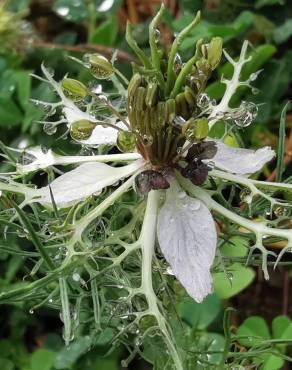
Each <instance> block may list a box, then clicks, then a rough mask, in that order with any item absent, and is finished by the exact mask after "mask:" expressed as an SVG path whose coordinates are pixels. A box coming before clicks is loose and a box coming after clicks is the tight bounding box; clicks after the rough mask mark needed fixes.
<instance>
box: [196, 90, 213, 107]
mask: <svg viewBox="0 0 292 370" xmlns="http://www.w3.org/2000/svg"><path fill="white" fill-rule="evenodd" d="M210 104H211V99H210V97H209V96H208V95H207V94H205V93H204V94H200V95H199V96H198V98H197V106H198V107H199V108H201V109H206V108H208V107H209V106H210Z"/></svg>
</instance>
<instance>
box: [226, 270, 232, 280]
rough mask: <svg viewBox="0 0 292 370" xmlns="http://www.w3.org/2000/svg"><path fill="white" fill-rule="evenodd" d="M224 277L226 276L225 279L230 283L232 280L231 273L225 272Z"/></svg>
mask: <svg viewBox="0 0 292 370" xmlns="http://www.w3.org/2000/svg"><path fill="white" fill-rule="evenodd" d="M226 276H227V279H228V280H229V281H230V282H231V281H232V280H233V274H232V272H227V274H226Z"/></svg>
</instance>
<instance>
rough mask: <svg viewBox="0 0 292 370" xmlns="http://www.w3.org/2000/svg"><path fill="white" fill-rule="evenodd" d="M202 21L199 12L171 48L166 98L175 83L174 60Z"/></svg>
mask: <svg viewBox="0 0 292 370" xmlns="http://www.w3.org/2000/svg"><path fill="white" fill-rule="evenodd" d="M200 19H201V12H200V11H199V12H197V14H196V17H195V19H194V20H193V21H192V22H191V23H190V24H189V25H188V26H187V27H186V28H184V29H183V30H182V31H181V32H180V33H179V34H178V35H177V37H176V39H175V40H174V42H173V44H172V46H171V50H170V53H169V58H168V64H167V81H166V88H165V96H168V94H169V93H170V91H171V88H172V87H173V81H174V78H175V75H174V70H173V67H174V66H173V64H174V59H175V56H176V53H177V51H178V48H179V46H180V45H181V43H182V42H183V40H184V39H185V37H186V36H187V35H188V34H189V33H190V32H191V31H192V30H193V29H194V27H195V26H196V25H197V24H198V23H199V22H200Z"/></svg>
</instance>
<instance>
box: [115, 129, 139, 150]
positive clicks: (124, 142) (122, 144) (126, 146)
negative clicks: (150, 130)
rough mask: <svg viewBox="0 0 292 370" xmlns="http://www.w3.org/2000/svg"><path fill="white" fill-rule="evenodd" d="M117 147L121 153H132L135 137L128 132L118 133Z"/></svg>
mask: <svg viewBox="0 0 292 370" xmlns="http://www.w3.org/2000/svg"><path fill="white" fill-rule="evenodd" d="M117 146H118V148H119V149H120V151H121V152H132V151H133V150H134V149H135V147H136V136H135V134H133V132H130V131H119V132H118V139H117Z"/></svg>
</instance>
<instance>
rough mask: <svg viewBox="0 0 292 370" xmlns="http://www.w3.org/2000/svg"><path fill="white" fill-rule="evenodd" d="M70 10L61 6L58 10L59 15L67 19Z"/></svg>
mask: <svg viewBox="0 0 292 370" xmlns="http://www.w3.org/2000/svg"><path fill="white" fill-rule="evenodd" d="M69 11H70V9H69V8H68V7H67V6H60V7H59V8H57V13H58V14H59V15H61V16H62V17H66V16H67V15H68V14H69Z"/></svg>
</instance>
